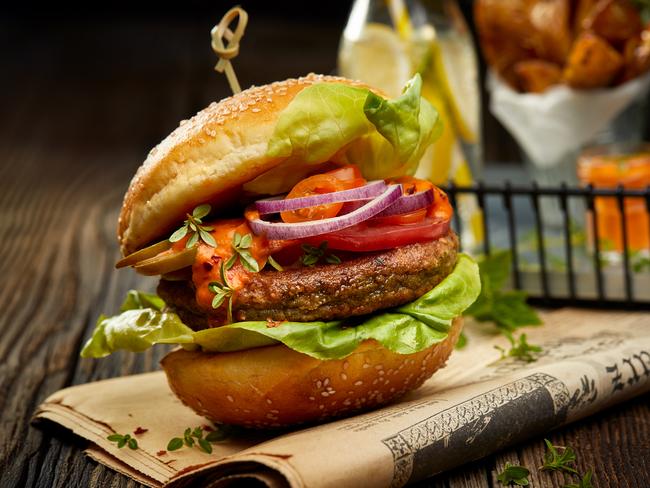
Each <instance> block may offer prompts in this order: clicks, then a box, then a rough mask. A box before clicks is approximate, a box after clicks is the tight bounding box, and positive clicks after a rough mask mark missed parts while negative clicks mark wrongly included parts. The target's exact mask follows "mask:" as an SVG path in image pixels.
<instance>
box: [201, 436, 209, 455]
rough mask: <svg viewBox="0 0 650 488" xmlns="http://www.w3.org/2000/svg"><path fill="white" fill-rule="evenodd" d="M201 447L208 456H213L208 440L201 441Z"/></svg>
mask: <svg viewBox="0 0 650 488" xmlns="http://www.w3.org/2000/svg"><path fill="white" fill-rule="evenodd" d="M199 447H200V448H201V449H202V450H203V451H205V452H207V453H208V454H212V446H211V445H210V443H209V442H208V441H207V440H205V439H199Z"/></svg>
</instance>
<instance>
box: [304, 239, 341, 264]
mask: <svg viewBox="0 0 650 488" xmlns="http://www.w3.org/2000/svg"><path fill="white" fill-rule="evenodd" d="M300 248H301V249H302V251H303V253H304V254H303V255H302V257H301V258H300V262H301V263H302V264H303V266H314V265H315V264H316V263H318V261H320V260H321V259H322V258H323V257H324V258H325V262H326V263H327V264H341V259H340V258H339V257H338V256H336V255H335V254H332V253H329V252H328V253H327V254H326V251H327V241H323V242H321V243H320V245H319V246H318V247H315V246H310V245H309V244H303V245H302V246H300Z"/></svg>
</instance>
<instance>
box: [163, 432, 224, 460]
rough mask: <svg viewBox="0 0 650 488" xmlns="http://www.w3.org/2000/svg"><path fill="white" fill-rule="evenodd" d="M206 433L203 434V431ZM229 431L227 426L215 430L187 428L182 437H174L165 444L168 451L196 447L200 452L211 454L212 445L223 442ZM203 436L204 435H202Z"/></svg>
mask: <svg viewBox="0 0 650 488" xmlns="http://www.w3.org/2000/svg"><path fill="white" fill-rule="evenodd" d="M206 430H207V431H208V433H207V434H205V431H206ZM229 433H230V429H229V428H228V426H220V427H219V428H218V429H216V430H212V429H211V428H210V427H202V426H198V427H195V428H194V429H192V428H190V427H188V428H186V429H185V431H184V432H183V437H182V438H181V437H174V438H172V439H171V440H170V441H169V443H168V444H167V450H168V451H176V450H178V449H181V448H182V447H183V446H187V447H190V448H191V447H198V448H199V449H200V450H201V451H203V452H206V453H208V454H212V443H214V442H219V441H223V440H224V439H226V438H227V437H228V435H229ZM204 434H205V435H204Z"/></svg>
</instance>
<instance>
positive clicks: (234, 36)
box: [210, 7, 248, 94]
mask: <svg viewBox="0 0 650 488" xmlns="http://www.w3.org/2000/svg"><path fill="white" fill-rule="evenodd" d="M237 18H239V20H238V21H237V27H236V28H235V31H234V32H233V31H232V30H230V28H229V27H228V26H229V25H230V24H231V23H232V22H233V21H234V20H235V19H237ZM247 23H248V14H247V13H246V11H245V10H244V9H243V8H241V7H233V8H231V9H230V10H228V12H226V15H224V16H223V18H222V19H221V21H220V22H219V23H218V24H217V25H215V26H214V27H213V28H212V30H211V31H210V34H211V36H212V49H213V51H214V52H215V53H216V54H217V56H219V62H218V63H217V65H216V66H215V67H214V69H215V70H217V71H218V72H219V73H223V72H225V73H226V78H227V79H228V83H229V84H230V89H231V90H232V92H233V93H235V94H237V93H239V92H241V87H240V86H239V81H237V75H235V70H234V68H233V67H232V63H231V62H230V60H231V59H234V58H235V57H236V56H237V55H238V54H239V41H240V40H241V38H242V37H243V35H244V30H246V24H247ZM224 39H225V40H226V41H227V43H226V44H224Z"/></svg>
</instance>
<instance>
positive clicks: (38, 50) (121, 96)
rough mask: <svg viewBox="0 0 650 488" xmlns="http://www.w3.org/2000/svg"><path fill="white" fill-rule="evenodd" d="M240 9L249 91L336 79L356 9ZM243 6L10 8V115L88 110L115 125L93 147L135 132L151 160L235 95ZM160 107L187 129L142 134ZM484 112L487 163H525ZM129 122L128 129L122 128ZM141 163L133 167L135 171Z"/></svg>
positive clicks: (157, 127)
mask: <svg viewBox="0 0 650 488" xmlns="http://www.w3.org/2000/svg"><path fill="white" fill-rule="evenodd" d="M239 3H240V4H241V5H242V7H244V8H245V9H246V10H247V11H248V12H249V14H250V21H249V24H248V27H247V30H246V34H245V36H244V40H243V42H242V48H241V54H240V55H239V56H238V57H237V59H236V61H235V62H234V66H235V69H236V72H237V75H238V77H239V79H240V82H241V84H242V85H243V86H245V85H249V84H256V85H259V84H263V83H267V82H270V81H274V80H278V79H283V78H286V77H290V76H299V75H302V74H305V73H308V72H312V71H313V72H320V73H332V72H334V71H335V70H336V68H337V52H338V47H339V41H340V38H341V34H342V31H343V29H344V27H345V25H346V22H347V20H348V15H349V14H350V9H351V6H352V2H351V1H347V0H346V1H337V2H309V6H308V7H306V5H307V4H306V3H305V2H299V1H282V2H261V1H258V2H255V1H242V2H239ZM472 3H473V2H472V0H461V1H459V6H460V7H461V9H462V11H463V13H464V14H465V15H466V17H467V19H468V23H469V26H470V27H471V28H472V29H474V27H473V23H472V19H473V16H472ZM232 5H233V3H229V2H205V1H197V0H191V1H186V2H164V1H163V2H153V1H139V2H127V1H116V2H107V3H105V4H99V5H98V4H94V5H92V8H90V7H89V6H88V4H81V3H80V4H77V3H70V2H61V3H52V2H44V1H34V0H32V1H25V2H3V6H2V7H0V9H1V12H2V13H1V15H0V17H1V19H2V20H1V23H0V41H1V42H0V59H2V65H3V69H2V71H3V73H4V74H3V76H2V77H1V79H0V86H2V90H1V93H0V99H1V100H2V102H3V103H2V106H3V107H4V108H3V109H2V110H3V112H5V113H6V111H7V110H8V109H9V106H10V105H12V104H11V103H10V99H15V97H16V96H17V95H18V94H24V95H27V96H29V97H30V98H32V99H33V100H34V101H35V102H36V103H41V104H42V108H43V110H42V112H41V113H42V116H43V117H47V118H50V119H61V118H65V117H66V114H68V113H70V111H75V112H77V111H80V110H81V111H84V112H85V113H87V123H88V124H89V125H91V126H94V125H95V124H97V125H101V124H102V120H103V121H104V122H111V125H110V126H104V127H103V128H102V131H100V132H96V133H94V134H93V137H94V138H98V139H101V140H96V141H92V144H93V146H94V147H100V146H99V144H100V143H103V144H107V145H110V146H115V145H120V144H124V143H126V142H127V141H126V140H125V139H124V137H123V135H124V134H125V132H128V131H136V132H137V133H138V134H139V135H140V137H139V139H140V140H141V141H142V145H141V147H140V150H141V155H142V157H144V156H145V155H146V152H147V151H148V150H149V148H151V147H152V146H153V145H154V144H156V143H157V142H159V140H160V139H162V138H163V137H164V136H165V135H166V134H167V133H168V132H169V131H170V130H171V129H172V128H173V127H175V125H176V123H177V122H178V120H180V119H181V118H186V117H188V116H190V115H192V114H194V113H195V112H196V111H198V110H200V109H201V108H203V107H204V106H206V105H207V104H208V103H210V102H211V101H213V100H219V99H221V98H223V97H225V96H228V95H229V94H230V89H229V87H228V84H227V82H226V79H225V77H224V76H223V75H219V74H217V73H216V72H215V71H214V70H213V66H214V64H215V60H216V57H215V55H214V53H213V52H212V50H211V48H210V37H209V32H210V29H211V28H212V26H213V25H214V24H216V23H217V22H218V21H219V19H220V18H221V16H222V15H223V14H224V13H225V12H226V11H227V10H228V9H229V8H230V7H231V6H232ZM156 107H157V109H159V110H165V111H167V110H174V107H176V110H177V112H176V113H177V119H178V120H172V119H167V120H158V122H157V123H156V117H155V114H152V117H151V118H150V122H149V123H148V124H147V126H146V127H144V126H138V127H134V124H137V123H138V120H141V119H140V117H143V114H142V113H141V112H142V111H143V110H156ZM163 107H164V109H163ZM111 110H119V111H121V113H122V114H123V117H122V118H119V119H117V118H110V117H106V111H111ZM483 114H484V117H485V119H486V120H485V122H484V124H483V126H484V129H485V137H484V140H485V149H484V151H485V156H486V158H487V159H488V160H492V161H501V162H512V163H516V162H518V161H519V160H520V159H521V157H520V153H519V151H518V149H517V145H516V144H515V143H514V142H513V140H512V139H511V137H510V136H509V134H508V132H507V131H505V130H504V129H503V128H502V127H501V125H500V124H499V123H498V121H496V120H495V119H494V118H493V117H491V116H490V114H489V112H488V111H483ZM118 121H119V126H113V125H112V124H113V123H118ZM57 126H58V128H57ZM53 130H58V131H60V132H58V136H59V137H60V138H63V139H67V138H69V137H70V138H78V136H79V134H73V133H65V131H64V127H63V126H61V125H59V124H54V127H53ZM132 139H133V137H128V140H129V141H130V140H132ZM60 142H63V141H60ZM77 142H80V141H78V140H77ZM139 163H140V161H139V160H134V161H133V166H132V167H133V168H135V167H137V166H138V165H139ZM0 164H2V163H0Z"/></svg>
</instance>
